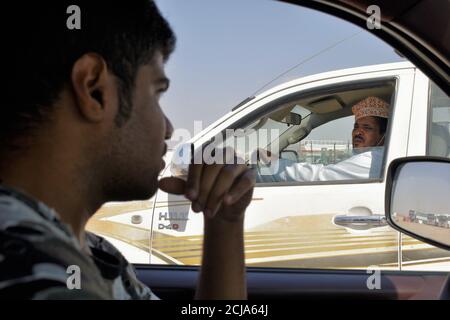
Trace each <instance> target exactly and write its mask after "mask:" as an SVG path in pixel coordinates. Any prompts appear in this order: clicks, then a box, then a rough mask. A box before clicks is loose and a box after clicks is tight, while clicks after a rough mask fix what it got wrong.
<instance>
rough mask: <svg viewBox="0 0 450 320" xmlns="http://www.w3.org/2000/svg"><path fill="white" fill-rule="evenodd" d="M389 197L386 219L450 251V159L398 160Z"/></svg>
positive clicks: (389, 180)
mask: <svg viewBox="0 0 450 320" xmlns="http://www.w3.org/2000/svg"><path fill="white" fill-rule="evenodd" d="M385 197H386V207H385V210H386V219H387V221H388V223H389V225H390V226H391V227H393V228H394V229H396V230H398V231H400V232H403V233H405V234H407V235H409V236H411V237H414V238H416V239H419V240H421V241H423V242H427V243H430V244H432V245H434V246H436V247H440V248H443V249H447V250H450V159H445V158H435V157H410V158H401V159H397V160H394V161H393V162H392V163H391V165H390V167H389V171H388V177H387V182H386V194H385Z"/></svg>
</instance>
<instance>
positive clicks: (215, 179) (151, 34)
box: [0, 0, 255, 299]
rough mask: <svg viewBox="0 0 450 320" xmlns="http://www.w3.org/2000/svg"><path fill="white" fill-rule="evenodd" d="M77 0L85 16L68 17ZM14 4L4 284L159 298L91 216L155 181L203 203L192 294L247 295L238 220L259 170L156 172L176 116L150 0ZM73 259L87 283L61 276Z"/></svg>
mask: <svg viewBox="0 0 450 320" xmlns="http://www.w3.org/2000/svg"><path fill="white" fill-rule="evenodd" d="M73 4H76V5H78V6H79V8H80V12H81V29H75V30H73V29H69V28H67V18H68V14H67V13H66V9H67V8H68V7H69V6H70V5H73ZM21 6H23V5H21ZM21 6H19V5H14V8H11V9H9V10H8V12H7V16H9V17H10V18H12V19H11V21H9V20H8V23H9V25H8V28H6V27H5V28H2V30H3V31H4V32H7V34H6V35H5V37H3V39H4V43H6V48H7V49H6V50H5V52H6V58H4V59H3V61H4V62H6V63H5V65H6V67H5V70H4V72H5V74H4V75H5V78H6V79H8V82H7V85H6V87H4V89H3V90H4V93H5V96H6V98H5V99H4V101H3V105H2V113H3V114H2V118H1V120H0V121H1V123H0V180H1V181H0V237H1V239H0V243H1V246H0V257H1V258H0V297H3V298H25V299H61V298H62V299H71V298H81V299H91V298H92V299H96V298H98V299H152V298H156V296H155V295H153V293H152V292H151V291H150V289H149V288H147V287H146V286H145V285H143V284H142V283H141V282H139V281H138V280H137V279H136V277H135V274H134V270H133V268H132V267H131V265H130V264H129V263H128V262H127V261H126V259H125V258H124V257H123V256H122V255H121V254H120V253H119V252H118V251H117V249H115V248H114V246H112V245H111V244H109V243H108V242H107V241H105V240H104V239H102V238H100V237H98V236H96V235H94V234H90V233H87V232H86V231H85V226H86V223H87V222H88V220H89V218H90V217H91V216H92V215H93V214H94V213H95V212H96V211H97V210H98V209H99V208H100V206H102V204H104V203H105V202H109V201H129V200H146V199H149V198H150V197H151V196H152V195H153V194H154V193H155V192H156V190H157V188H158V187H159V188H161V189H163V190H164V191H166V192H169V193H175V194H184V195H186V197H187V198H188V199H190V200H191V201H192V208H193V210H194V211H195V212H204V215H205V232H204V234H205V236H204V237H205V238H204V250H203V260H202V267H201V272H200V277H199V283H198V288H197V292H196V297H197V298H201V299H245V298H246V286H245V265H244V253H243V221H244V211H245V209H246V207H247V206H248V204H249V202H250V200H251V197H252V191H253V186H254V181H255V174H254V172H253V171H252V170H250V169H249V168H247V167H246V166H245V165H237V164H229V165H221V164H213V165H204V164H195V165H191V166H190V170H189V176H188V179H187V181H186V182H185V181H183V180H180V179H177V178H166V179H163V180H161V181H159V182H158V180H157V178H158V174H159V172H160V170H161V169H163V168H164V162H163V160H162V157H163V155H164V153H165V151H166V144H165V143H164V141H165V140H167V139H169V138H170V136H171V134H172V130H173V128H172V126H171V124H170V122H169V120H168V119H167V118H166V117H165V115H164V113H163V111H162V110H161V108H160V106H159V102H158V101H159V98H160V96H161V94H162V93H163V92H164V91H166V90H167V89H168V87H169V80H168V79H167V77H166V75H165V74H164V63H165V62H166V61H167V59H168V58H169V56H170V54H171V52H172V51H173V49H174V46H175V36H174V35H173V33H172V30H171V29H170V27H169V25H168V24H167V22H166V21H165V20H164V19H163V18H162V17H161V15H160V14H159V12H158V9H157V8H156V6H155V5H154V3H153V2H152V1H148V0H139V1H132V2H129V1H128V2H124V3H123V4H120V3H118V2H117V1H113V2H111V1H95V2H94V1H78V2H77V1H71V2H70V3H69V2H66V1H58V2H54V1H53V2H51V3H50V2H49V3H48V4H44V3H43V2H39V4H36V3H33V4H30V5H29V6H28V7H27V10H21V9H22V8H21ZM3 22H5V20H4V21H3ZM16 28H20V29H16ZM73 266H75V268H79V270H80V272H81V281H80V283H79V284H80V286H81V289H73V290H70V289H69V288H68V285H67V279H68V276H69V274H68V273H67V270H68V268H73Z"/></svg>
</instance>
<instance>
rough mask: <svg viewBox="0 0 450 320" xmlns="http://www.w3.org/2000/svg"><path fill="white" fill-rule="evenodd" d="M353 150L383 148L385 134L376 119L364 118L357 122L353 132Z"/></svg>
mask: <svg viewBox="0 0 450 320" xmlns="http://www.w3.org/2000/svg"><path fill="white" fill-rule="evenodd" d="M352 143H353V148H368V147H375V146H382V145H383V144H384V137H383V134H381V133H380V126H379V123H378V121H377V119H376V118H375V117H371V116H369V117H363V118H359V119H358V120H356V121H355V124H354V126H353V131H352Z"/></svg>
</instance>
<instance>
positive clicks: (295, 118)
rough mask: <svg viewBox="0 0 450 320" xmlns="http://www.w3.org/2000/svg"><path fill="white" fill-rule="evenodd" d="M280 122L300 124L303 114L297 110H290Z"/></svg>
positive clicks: (292, 124)
mask: <svg viewBox="0 0 450 320" xmlns="http://www.w3.org/2000/svg"><path fill="white" fill-rule="evenodd" d="M280 122H281V123H286V124H288V125H290V126H298V125H300V124H301V123H302V116H301V115H299V114H298V113H295V112H289V114H288V115H287V116H286V117H285V118H284V119H283V120H282V121H280Z"/></svg>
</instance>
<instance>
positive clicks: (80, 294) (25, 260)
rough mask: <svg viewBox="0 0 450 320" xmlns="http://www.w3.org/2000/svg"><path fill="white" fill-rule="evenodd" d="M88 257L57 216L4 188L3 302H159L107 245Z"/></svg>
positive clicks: (0, 213)
mask: <svg viewBox="0 0 450 320" xmlns="http://www.w3.org/2000/svg"><path fill="white" fill-rule="evenodd" d="M86 237H87V239H86V241H87V244H88V245H89V249H90V251H91V252H92V255H88V254H86V253H85V252H84V251H83V250H82V248H81V246H80V244H79V242H78V240H77V239H76V238H75V235H74V234H73V232H72V230H71V228H70V227H69V226H68V225H66V224H64V223H62V222H61V221H60V220H59V219H58V217H57V214H56V213H55V212H54V210H52V209H50V208H49V207H47V206H46V205H44V204H43V203H41V202H38V201H36V200H34V199H32V198H30V197H28V196H27V195H25V194H23V193H20V192H18V191H15V190H12V189H9V188H7V187H5V186H2V185H0V299H158V297H156V296H155V295H154V294H153V293H152V291H151V290H150V289H149V288H148V287H147V286H145V285H144V284H142V283H141V282H140V281H139V280H138V279H137V278H136V274H135V272H134V269H133V267H132V265H131V264H130V263H129V262H128V261H127V260H126V259H125V257H124V256H123V255H122V254H121V253H120V252H119V251H118V250H117V249H116V248H115V247H114V246H113V245H112V244H110V243H109V242H108V241H106V240H105V239H103V238H102V237H100V236H98V235H95V234H93V233H87V235H86Z"/></svg>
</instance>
